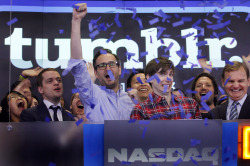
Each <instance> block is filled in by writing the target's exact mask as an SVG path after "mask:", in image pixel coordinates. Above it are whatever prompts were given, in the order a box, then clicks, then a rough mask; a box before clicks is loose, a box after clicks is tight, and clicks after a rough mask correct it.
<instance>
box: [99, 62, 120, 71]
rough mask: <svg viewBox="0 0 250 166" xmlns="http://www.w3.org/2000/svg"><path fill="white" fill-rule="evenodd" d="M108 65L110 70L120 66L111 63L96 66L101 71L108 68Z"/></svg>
mask: <svg viewBox="0 0 250 166" xmlns="http://www.w3.org/2000/svg"><path fill="white" fill-rule="evenodd" d="M107 65H109V67H110V68H115V67H116V66H117V65H118V63H117V62H114V61H111V62H108V63H100V64H99V65H96V67H98V68H99V69H100V70H105V69H106V68H107Z"/></svg>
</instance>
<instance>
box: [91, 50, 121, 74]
mask: <svg viewBox="0 0 250 166" xmlns="http://www.w3.org/2000/svg"><path fill="white" fill-rule="evenodd" d="M102 52H107V53H109V54H112V55H113V56H114V57H115V59H116V61H117V65H118V66H120V59H119V58H118V56H117V55H116V54H114V53H112V51H111V50H109V49H105V48H102V49H100V50H99V51H98V52H97V53H96V54H95V56H94V59H93V66H94V69H95V70H97V66H96V60H97V58H98V57H99V56H100V55H102V54H103V53H102Z"/></svg>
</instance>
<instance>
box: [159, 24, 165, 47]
mask: <svg viewBox="0 0 250 166" xmlns="http://www.w3.org/2000/svg"><path fill="white" fill-rule="evenodd" d="M157 30H158V32H157V39H159V38H160V36H161V34H162V33H163V31H165V30H166V28H163V27H157ZM162 41H163V40H162ZM162 44H164V43H162Z"/></svg>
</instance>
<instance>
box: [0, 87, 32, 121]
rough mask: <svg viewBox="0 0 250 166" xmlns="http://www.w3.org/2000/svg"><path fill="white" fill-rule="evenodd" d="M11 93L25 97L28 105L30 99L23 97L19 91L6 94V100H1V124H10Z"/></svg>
mask: <svg viewBox="0 0 250 166" xmlns="http://www.w3.org/2000/svg"><path fill="white" fill-rule="evenodd" d="M11 93H15V94H17V95H19V96H23V97H24V98H25V100H26V101H27V103H28V99H27V98H26V97H25V96H24V95H22V94H21V93H19V92H17V91H11V92H8V93H6V95H5V96H4V98H3V99H2V100H1V107H2V112H1V114H0V122H9V100H8V95H9V94H11Z"/></svg>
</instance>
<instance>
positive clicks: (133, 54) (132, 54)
mask: <svg viewBox="0 0 250 166" xmlns="http://www.w3.org/2000/svg"><path fill="white" fill-rule="evenodd" d="M126 56H127V58H128V60H130V59H131V57H132V56H135V53H131V52H126Z"/></svg>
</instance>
